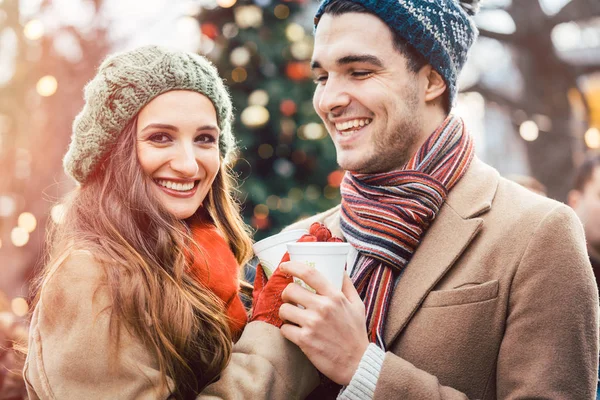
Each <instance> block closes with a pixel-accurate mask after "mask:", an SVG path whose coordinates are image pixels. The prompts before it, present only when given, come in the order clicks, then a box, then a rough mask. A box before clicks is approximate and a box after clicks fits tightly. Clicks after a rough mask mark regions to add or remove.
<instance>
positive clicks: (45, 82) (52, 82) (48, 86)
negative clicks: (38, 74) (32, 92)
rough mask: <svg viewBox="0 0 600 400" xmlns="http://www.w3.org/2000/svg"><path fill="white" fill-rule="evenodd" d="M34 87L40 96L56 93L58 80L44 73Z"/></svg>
mask: <svg viewBox="0 0 600 400" xmlns="http://www.w3.org/2000/svg"><path fill="white" fill-rule="evenodd" d="M35 88H36V90H37V92H38V94H39V95H40V96H43V97H49V96H52V95H53V94H54V93H56V90H57V89H58V81H57V80H56V78H55V77H53V76H52V75H46V76H43V77H42V78H40V80H39V81H38V82H37V85H36V86H35Z"/></svg>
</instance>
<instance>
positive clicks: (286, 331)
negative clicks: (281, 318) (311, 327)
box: [279, 324, 302, 346]
mask: <svg viewBox="0 0 600 400" xmlns="http://www.w3.org/2000/svg"><path fill="white" fill-rule="evenodd" d="M279 330H280V331H281V334H282V335H283V337H284V338H286V339H287V340H289V341H290V342H292V343H294V344H295V345H296V346H300V335H301V334H302V328H300V327H299V326H296V325H292V324H283V325H281V328H279Z"/></svg>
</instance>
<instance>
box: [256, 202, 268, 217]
mask: <svg viewBox="0 0 600 400" xmlns="http://www.w3.org/2000/svg"><path fill="white" fill-rule="evenodd" d="M254 216H255V217H257V218H266V217H268V216H269V207H267V206H266V205H264V204H257V205H256V206H255V207H254Z"/></svg>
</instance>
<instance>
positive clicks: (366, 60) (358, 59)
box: [337, 54, 383, 67]
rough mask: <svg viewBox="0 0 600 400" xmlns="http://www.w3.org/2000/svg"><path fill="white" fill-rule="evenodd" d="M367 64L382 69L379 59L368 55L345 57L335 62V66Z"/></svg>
mask: <svg viewBox="0 0 600 400" xmlns="http://www.w3.org/2000/svg"><path fill="white" fill-rule="evenodd" d="M356 62H359V63H368V64H373V65H375V66H377V67H383V62H382V61H381V59H379V57H375V56H372V55H370V54H360V55H358V54H357V55H350V56H345V57H342V58H340V59H338V60H337V65H346V64H352V63H356Z"/></svg>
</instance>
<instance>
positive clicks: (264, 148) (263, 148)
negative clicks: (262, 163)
mask: <svg viewBox="0 0 600 400" xmlns="http://www.w3.org/2000/svg"><path fill="white" fill-rule="evenodd" d="M273 151H274V150H273V146H271V145H270V144H267V143H263V144H261V145H260V146H258V155H259V157H260V158H262V159H264V160H266V159H267V158H271V157H273Z"/></svg>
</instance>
